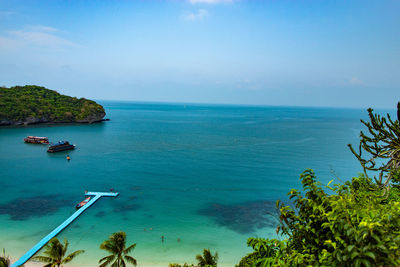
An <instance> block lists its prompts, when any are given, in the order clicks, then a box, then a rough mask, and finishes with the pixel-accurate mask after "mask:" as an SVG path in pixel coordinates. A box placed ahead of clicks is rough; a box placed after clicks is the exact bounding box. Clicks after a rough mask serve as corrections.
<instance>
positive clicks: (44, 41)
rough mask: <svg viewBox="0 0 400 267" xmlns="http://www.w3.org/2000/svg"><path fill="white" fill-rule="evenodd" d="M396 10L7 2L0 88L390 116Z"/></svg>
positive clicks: (369, 4)
mask: <svg viewBox="0 0 400 267" xmlns="http://www.w3.org/2000/svg"><path fill="white" fill-rule="evenodd" d="M399 12H400V1H398V0H387V1H386V0H377V1H370V0H362V1H349V0H346V1H330V0H320V1H306V0H304V1H301V0H298V1H294V0H291V1H285V0H274V1H272V0H271V1H257V0H252V1H245V0H237V1H235V0H180V1H179V0H164V1H161V0H160V1H156V0H153V1H150V0H149V1H133V0H131V1H128V0H126V1H122V0H121V1H58V0H51V1H50V0H49V1H29V0H25V1H5V0H0V85H5V86H12V85H24V84H37V85H43V86H46V87H48V88H51V89H55V90H57V91H59V92H61V93H64V94H68V95H73V96H78V97H87V98H92V99H110V100H133V101H161V102H163V101H166V102H201V103H224V104H254V105H296V106H298V105H300V106H333V107H367V106H372V107H379V108H394V106H395V103H396V102H397V101H399V100H400V16H399Z"/></svg>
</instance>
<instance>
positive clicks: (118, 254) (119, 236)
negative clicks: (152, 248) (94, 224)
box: [99, 232, 137, 267]
mask: <svg viewBox="0 0 400 267" xmlns="http://www.w3.org/2000/svg"><path fill="white" fill-rule="evenodd" d="M135 247H136V244H132V245H130V246H128V247H126V233H125V232H117V233H113V234H112V235H111V236H110V237H109V239H107V240H106V241H104V242H103V243H102V244H101V245H100V248H101V249H103V250H105V251H107V252H109V253H111V254H110V255H109V256H106V257H104V258H102V259H100V260H99V264H100V267H105V266H108V265H111V266H113V267H124V266H126V264H127V263H129V264H132V265H134V266H136V264H137V263H136V259H135V258H133V257H132V256H129V255H128V254H130V253H131V252H132V250H133V249H135Z"/></svg>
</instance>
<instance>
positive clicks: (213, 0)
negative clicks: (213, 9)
mask: <svg viewBox="0 0 400 267" xmlns="http://www.w3.org/2000/svg"><path fill="white" fill-rule="evenodd" d="M189 2H190V3H191V4H219V3H232V2H233V0H189Z"/></svg>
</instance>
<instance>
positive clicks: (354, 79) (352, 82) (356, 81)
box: [350, 77, 364, 85]
mask: <svg viewBox="0 0 400 267" xmlns="http://www.w3.org/2000/svg"><path fill="white" fill-rule="evenodd" d="M350 83H351V84H353V85H361V84H364V83H363V81H361V80H360V79H358V78H357V77H352V78H351V79H350Z"/></svg>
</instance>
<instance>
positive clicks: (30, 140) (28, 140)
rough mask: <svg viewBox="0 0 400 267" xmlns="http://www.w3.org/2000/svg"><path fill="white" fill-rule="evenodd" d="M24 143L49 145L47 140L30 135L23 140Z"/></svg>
mask: <svg viewBox="0 0 400 267" xmlns="http://www.w3.org/2000/svg"><path fill="white" fill-rule="evenodd" d="M24 142H25V143H31V144H49V138H47V137H39V136H31V135H30V136H27V137H25V138H24Z"/></svg>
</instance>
